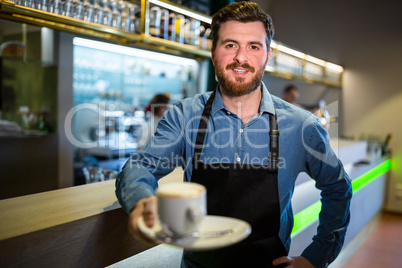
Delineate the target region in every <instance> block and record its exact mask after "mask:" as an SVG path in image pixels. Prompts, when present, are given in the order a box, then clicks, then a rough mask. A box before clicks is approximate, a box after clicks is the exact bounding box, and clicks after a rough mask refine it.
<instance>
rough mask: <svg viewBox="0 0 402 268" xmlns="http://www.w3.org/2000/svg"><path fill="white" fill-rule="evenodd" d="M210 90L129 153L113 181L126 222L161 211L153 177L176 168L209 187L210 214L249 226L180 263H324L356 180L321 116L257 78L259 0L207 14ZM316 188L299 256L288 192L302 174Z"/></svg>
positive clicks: (339, 235) (260, 65) (265, 54)
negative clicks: (312, 218) (316, 208)
mask: <svg viewBox="0 0 402 268" xmlns="http://www.w3.org/2000/svg"><path fill="white" fill-rule="evenodd" d="M211 27H212V33H213V34H212V35H213V46H212V49H211V53H212V54H211V56H212V62H213V64H214V67H215V72H216V76H217V78H218V81H219V85H218V87H217V88H216V89H215V90H214V91H213V92H207V93H204V94H198V95H196V96H194V97H192V98H187V99H185V100H181V101H179V102H177V103H175V104H174V106H172V107H171V108H170V109H169V110H168V111H167V112H166V113H165V115H164V117H163V119H162V120H161V121H160V123H159V125H158V127H157V134H156V135H155V136H154V137H153V139H152V142H150V143H149V144H148V146H147V147H146V148H145V149H144V150H143V151H140V152H137V153H135V154H133V155H132V156H131V158H130V159H129V161H128V162H127V163H126V165H125V166H124V168H123V170H122V172H121V173H120V174H119V175H118V178H117V180H116V195H117V198H118V200H119V202H120V204H121V205H122V207H123V209H124V210H125V211H126V212H127V213H128V214H129V219H128V222H129V223H128V228H129V231H130V233H131V234H132V235H133V236H134V237H136V238H137V239H142V240H144V241H145V240H146V238H145V236H144V235H143V234H142V233H141V231H140V229H139V227H138V220H139V219H140V217H142V218H143V220H144V222H145V224H146V225H147V226H148V227H152V226H153V225H154V224H155V222H156V220H157V217H158V215H157V199H156V197H155V189H156V188H157V187H158V180H159V179H160V178H162V177H163V176H165V175H167V174H169V173H170V172H172V171H173V170H174V169H175V168H176V167H178V166H180V167H183V168H184V181H192V182H197V183H200V184H203V185H204V186H206V188H207V211H208V214H210V215H221V216H226V217H233V218H239V219H242V220H244V221H247V222H249V223H250V225H251V226H252V233H251V234H250V236H249V237H248V238H247V239H245V240H244V241H241V242H239V243H237V244H235V245H232V246H229V247H226V248H222V249H217V250H207V251H201V252H197V251H194V252H193V251H187V250H184V252H183V259H182V267H279V266H280V267H284V266H286V267H294V268H295V267H308V268H311V267H317V268H323V267H327V265H328V264H329V263H331V262H332V261H333V260H334V259H335V258H336V257H337V255H338V254H339V252H340V250H341V248H342V245H343V242H344V238H345V233H346V229H347V226H348V224H349V219H350V212H349V207H350V200H351V197H352V187H351V183H350V179H349V177H348V175H347V174H346V172H345V170H344V168H343V165H342V163H341V162H340V160H339V159H338V158H337V156H336V155H335V153H334V151H333V150H332V149H331V146H330V142H329V135H328V133H327V131H326V130H325V129H324V128H322V126H321V125H320V124H319V122H318V120H317V117H315V116H313V115H311V113H309V112H307V111H305V110H303V109H300V108H299V107H296V106H294V105H290V104H289V103H288V102H286V101H284V100H282V99H280V98H278V97H275V96H273V95H271V94H270V93H269V91H268V88H267V87H266V86H265V84H264V83H262V77H263V76H264V70H265V67H266V65H267V63H268V60H269V57H270V55H271V51H270V44H271V40H272V36H273V26H272V20H271V17H270V16H269V15H267V14H266V13H265V12H264V11H263V10H262V9H261V8H260V7H259V6H258V5H257V4H256V3H253V2H235V3H233V4H230V5H228V6H226V7H225V8H223V9H221V10H220V11H218V12H217V13H216V14H215V15H214V16H213V18H212V24H211ZM301 172H306V173H307V174H309V175H310V177H311V178H312V179H313V180H315V185H316V187H317V188H318V189H319V190H321V196H322V198H321V204H322V206H321V212H320V214H319V226H318V228H317V234H316V235H315V236H314V237H313V238H312V241H311V243H310V245H308V246H307V247H306V249H304V251H303V252H301V255H300V256H288V252H289V249H290V242H291V241H290V237H291V232H292V227H293V211H292V204H291V198H292V195H293V191H294V188H295V181H296V178H297V176H298V175H299V173H301Z"/></svg>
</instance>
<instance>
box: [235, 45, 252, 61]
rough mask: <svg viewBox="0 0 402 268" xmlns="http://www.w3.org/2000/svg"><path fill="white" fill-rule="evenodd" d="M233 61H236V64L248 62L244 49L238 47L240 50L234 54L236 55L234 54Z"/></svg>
mask: <svg viewBox="0 0 402 268" xmlns="http://www.w3.org/2000/svg"><path fill="white" fill-rule="evenodd" d="M233 60H234V61H237V62H239V63H244V62H248V57H247V50H246V48H242V47H240V48H239V49H238V50H237V52H236V54H235V56H234V58H233Z"/></svg>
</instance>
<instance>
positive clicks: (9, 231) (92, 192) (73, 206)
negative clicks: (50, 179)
mask: <svg viewBox="0 0 402 268" xmlns="http://www.w3.org/2000/svg"><path fill="white" fill-rule="evenodd" d="M182 178H183V171H182V169H179V168H178V169H176V170H174V171H173V172H172V173H171V174H169V175H168V176H166V177H164V178H163V179H161V180H160V182H159V183H162V184H163V183H166V182H169V181H182V180H183V179H182ZM116 208H120V204H119V203H118V201H117V198H116V195H115V180H110V181H104V182H98V183H92V184H85V185H80V186H74V187H69V188H64V189H59V190H54V191H49V192H44V193H38V194H32V195H26V196H21V197H15V198H9V199H4V200H0V214H1V217H0V240H4V239H7V238H11V237H15V236H19V235H23V234H26V233H30V232H34V231H38V230H42V229H45V228H49V227H52V226H56V225H60V224H64V223H68V222H72V221H75V220H79V219H83V218H85V217H90V216H93V215H96V214H100V213H103V212H107V211H110V210H113V209H116Z"/></svg>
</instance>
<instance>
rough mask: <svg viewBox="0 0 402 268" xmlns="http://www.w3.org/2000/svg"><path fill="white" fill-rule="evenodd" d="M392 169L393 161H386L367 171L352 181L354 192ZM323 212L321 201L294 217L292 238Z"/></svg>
mask: <svg viewBox="0 0 402 268" xmlns="http://www.w3.org/2000/svg"><path fill="white" fill-rule="evenodd" d="M390 168H391V159H387V160H385V161H384V162H383V163H381V164H379V165H378V166H376V167H375V168H373V169H371V170H369V171H367V172H366V173H364V174H363V175H361V176H359V177H358V178H356V179H354V180H353V181H352V189H353V192H354V193H356V192H358V191H359V190H361V189H362V188H363V187H364V186H366V185H367V184H368V183H370V182H371V181H373V180H374V179H376V178H378V177H379V176H380V175H382V174H384V173H386V172H387V171H389V170H390ZM320 211H321V201H317V202H315V203H314V204H312V205H310V206H308V207H307V208H305V209H303V210H302V211H300V212H299V213H297V214H296V215H294V226H293V230H292V237H293V236H296V235H297V234H299V233H300V232H302V231H303V230H304V229H306V228H307V227H308V226H310V225H311V224H313V223H314V222H316V221H317V220H318V214H319V213H320Z"/></svg>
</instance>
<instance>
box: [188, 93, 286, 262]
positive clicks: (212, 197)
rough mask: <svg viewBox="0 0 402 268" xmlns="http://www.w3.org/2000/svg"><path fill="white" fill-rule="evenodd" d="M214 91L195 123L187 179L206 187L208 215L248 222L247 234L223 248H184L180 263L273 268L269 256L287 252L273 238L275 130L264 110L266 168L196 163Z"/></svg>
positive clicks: (275, 231) (275, 232)
mask: <svg viewBox="0 0 402 268" xmlns="http://www.w3.org/2000/svg"><path fill="white" fill-rule="evenodd" d="M215 94H216V91H214V92H213V93H212V94H211V96H210V97H209V99H208V101H207V103H206V105H205V108H204V111H203V114H202V117H201V121H200V124H199V128H198V133H197V139H196V145H195V151H194V158H193V171H192V176H191V181H192V182H197V183H200V184H202V185H204V186H205V187H206V188H207V211H208V215H220V216H227V217H233V218H238V219H242V220H244V221H247V222H248V223H249V224H250V225H251V227H252V233H251V235H250V236H249V237H248V238H247V239H245V240H244V241H242V242H240V243H238V244H235V245H233V246H229V247H226V248H222V249H218V250H212V251H199V252H190V251H184V253H183V263H182V267H208V268H209V267H274V266H272V260H274V259H276V258H278V257H281V256H287V252H286V250H285V247H284V246H283V243H282V242H281V240H280V239H279V237H278V233H279V228H280V207H279V194H278V152H279V131H278V124H277V120H276V116H275V115H272V114H269V118H270V154H269V157H268V163H269V164H268V166H256V165H254V166H252V165H248V164H232V163H230V164H229V163H224V164H223V163H219V164H211V165H207V164H204V163H202V162H201V161H199V157H200V154H201V152H202V147H203V144H204V139H205V133H206V131H207V126H208V120H209V116H210V112H211V109H212V103H213V101H214V98H215ZM277 267H279V266H277Z"/></svg>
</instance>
